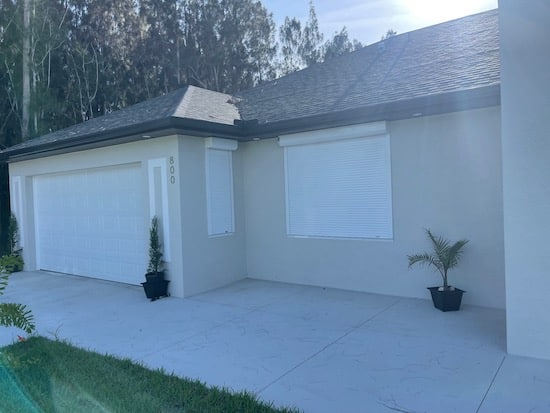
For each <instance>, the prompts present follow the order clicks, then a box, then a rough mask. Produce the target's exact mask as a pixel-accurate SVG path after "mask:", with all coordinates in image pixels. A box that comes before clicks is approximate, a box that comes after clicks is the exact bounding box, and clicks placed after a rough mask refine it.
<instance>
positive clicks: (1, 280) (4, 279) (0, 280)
mask: <svg viewBox="0 0 550 413" xmlns="http://www.w3.org/2000/svg"><path fill="white" fill-rule="evenodd" d="M9 276H10V275H9V274H2V273H0V295H2V294H4V290H5V289H6V287H7V286H8V277H9Z"/></svg>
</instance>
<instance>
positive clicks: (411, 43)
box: [237, 10, 500, 124]
mask: <svg viewBox="0 0 550 413" xmlns="http://www.w3.org/2000/svg"><path fill="white" fill-rule="evenodd" d="M499 62H500V61H499V39H498V10H491V11H488V12H483V13H479V14H475V15H472V16H467V17H464V18H460V19H457V20H453V21H450V22H446V23H441V24H438V25H435V26H431V27H427V28H423V29H419V30H416V31H413V32H409V33H404V34H401V35H397V36H393V37H390V38H389V39H387V40H385V41H381V42H378V43H375V44H373V45H370V46H368V47H365V48H362V49H360V50H358V51H356V52H353V53H350V54H348V55H344V56H341V57H338V58H336V59H334V60H331V61H327V62H325V63H321V64H316V65H313V66H310V67H309V68H306V69H304V70H301V71H299V72H295V73H292V74H289V75H287V76H285V77H283V78H280V79H278V80H275V81H272V82H269V83H266V84H263V85H261V86H258V87H256V88H253V89H249V90H245V91H243V92H241V93H238V94H237V96H238V97H240V98H241V101H240V102H239V103H238V107H239V110H240V113H241V116H242V117H243V119H245V120H251V119H257V120H258V122H259V124H266V123H271V122H277V121H283V120H287V119H291V118H300V117H308V116H315V115H320V114H326V113H332V112H338V111H345V110H350V109H356V108H359V107H368V106H371V105H379V104H382V103H387V102H396V101H401V100H407V99H414V98H418V97H422V96H427V95H433V94H442V93H448V92H457V91H462V90H468V89H475V88H480V87H485V86H491V85H495V84H498V83H499V82H500V63H499Z"/></svg>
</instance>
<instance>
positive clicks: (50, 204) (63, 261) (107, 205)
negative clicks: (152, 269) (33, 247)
mask: <svg viewBox="0 0 550 413" xmlns="http://www.w3.org/2000/svg"><path fill="white" fill-rule="evenodd" d="M34 191H35V193H34V197H35V214H36V216H35V224H36V239H37V260H38V265H39V267H40V268H41V269H45V270H50V271H58V272H65V273H70V274H77V275H86V276H92V277H97V278H102V279H107V280H113V281H121V282H128V283H132V284H136V283H139V282H140V281H141V279H142V277H143V272H144V270H145V266H146V261H147V248H146V247H147V235H148V231H147V224H148V221H147V219H146V210H145V205H146V199H145V193H146V192H145V189H144V184H143V182H142V180H141V169H140V165H139V164H133V165H124V166H118V167H112V168H101V169H90V170H81V171H73V172H70V173H66V174H57V175H41V176H37V177H35V181H34Z"/></svg>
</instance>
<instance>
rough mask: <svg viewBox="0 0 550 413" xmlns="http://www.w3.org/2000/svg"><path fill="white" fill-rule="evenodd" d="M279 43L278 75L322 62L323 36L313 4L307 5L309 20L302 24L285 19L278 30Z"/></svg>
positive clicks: (292, 19) (294, 20)
mask: <svg viewBox="0 0 550 413" xmlns="http://www.w3.org/2000/svg"><path fill="white" fill-rule="evenodd" d="M279 41H280V43H281V61H280V63H279V74H280V75H286V74H288V73H292V72H295V71H297V70H300V69H303V68H305V67H308V66H311V65H312V64H314V63H318V62H320V61H321V60H322V55H323V53H322V45H321V42H322V41H323V35H322V33H321V32H320V31H319V23H318V21H317V13H315V7H314V6H313V2H310V3H309V19H308V21H307V22H306V23H305V24H304V26H303V28H302V23H301V22H300V21H299V20H298V19H296V18H295V17H293V18H289V17H286V18H285V22H284V24H283V25H282V26H281V27H280V29H279Z"/></svg>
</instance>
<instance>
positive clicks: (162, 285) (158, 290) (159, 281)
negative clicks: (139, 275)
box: [141, 277, 170, 301]
mask: <svg viewBox="0 0 550 413" xmlns="http://www.w3.org/2000/svg"><path fill="white" fill-rule="evenodd" d="M169 282H170V281H169V280H165V279H164V277H163V278H159V277H152V278H151V279H150V280H149V281H146V282H144V283H141V285H143V291H145V296H146V297H147V298H149V299H150V300H151V301H155V300H156V299H157V298H160V297H168V296H169V295H170V294H168V283H169Z"/></svg>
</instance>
